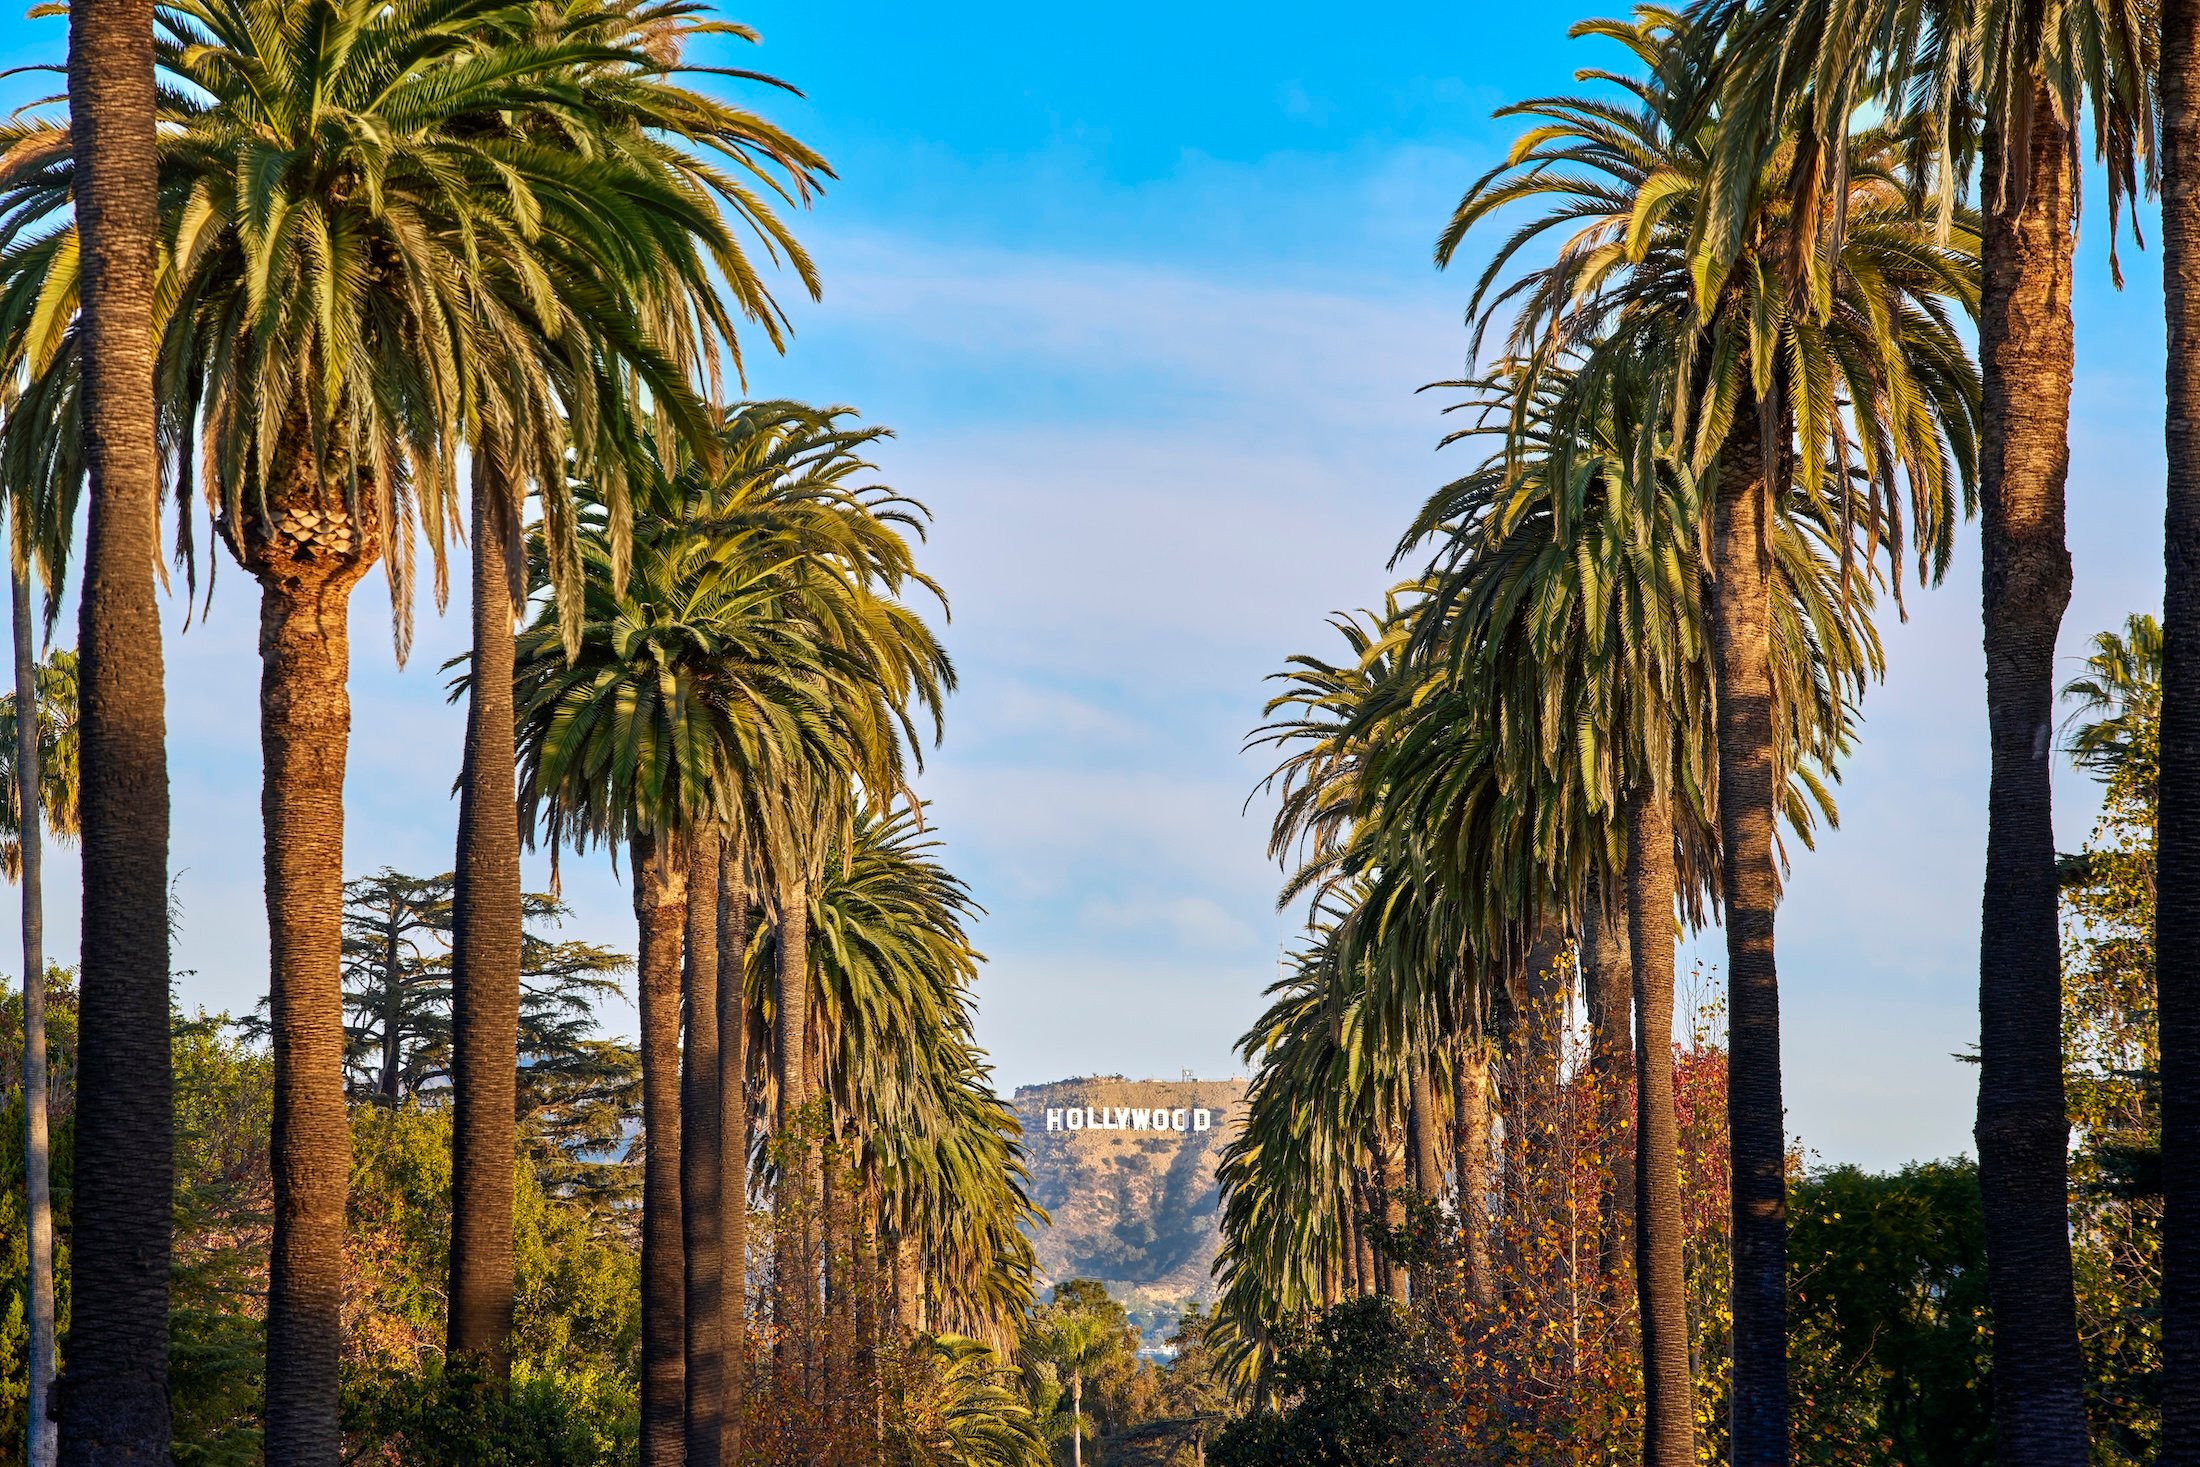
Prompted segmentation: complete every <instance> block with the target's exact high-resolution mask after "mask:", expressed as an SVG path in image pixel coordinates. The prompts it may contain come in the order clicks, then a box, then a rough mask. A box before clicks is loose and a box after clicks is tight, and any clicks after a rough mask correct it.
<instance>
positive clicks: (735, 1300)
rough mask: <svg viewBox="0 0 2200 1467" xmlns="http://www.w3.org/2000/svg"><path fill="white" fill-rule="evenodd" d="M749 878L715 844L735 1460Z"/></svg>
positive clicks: (742, 1339)
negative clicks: (717, 867) (718, 850)
mask: <svg viewBox="0 0 2200 1467" xmlns="http://www.w3.org/2000/svg"><path fill="white" fill-rule="evenodd" d="M748 951H749V884H748V875H747V870H746V867H745V866H744V864H743V857H742V855H741V852H740V851H739V850H738V849H737V848H736V847H734V846H733V845H732V844H731V843H730V842H729V843H728V844H727V845H726V846H725V848H724V849H723V850H722V851H721V852H720V861H719V883H718V1130H719V1147H718V1165H719V1173H718V1197H719V1207H720V1208H721V1209H722V1212H723V1216H724V1220H725V1225H724V1230H723V1232H722V1233H721V1234H720V1242H719V1264H718V1278H719V1288H720V1290H721V1301H720V1304H719V1317H720V1319H721V1320H722V1321H723V1325H722V1327H723V1330H724V1339H725V1351H724V1362H725V1364H724V1369H725V1397H724V1400H725V1406H724V1410H723V1412H722V1413H721V1418H720V1426H721V1430H720V1434H719V1443H720V1445H719V1454H720V1459H721V1460H722V1461H726V1462H738V1461H740V1460H741V1443H742V1433H741V1428H742V1425H743V1422H744V1419H745V1416H746V1413H747V1409H748V1404H747V1402H748V1381H749V1377H748V1369H749V1357H748V1344H749V1331H748V1306H749V1005H748V986H747V985H748Z"/></svg>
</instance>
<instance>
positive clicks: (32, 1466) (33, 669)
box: [10, 500, 59, 1467]
mask: <svg viewBox="0 0 2200 1467" xmlns="http://www.w3.org/2000/svg"><path fill="white" fill-rule="evenodd" d="M15 536H16V548H15V566H14V572H15V574H14V576H13V578H12V580H11V583H10V584H11V587H12V589H13V592H14V607H13V611H14V618H15V828H16V831H17V841H18V844H19V846H20V849H21V852H22V880H23V1200H24V1204H25V1208H26V1221H27V1222H28V1224H29V1227H28V1228H27V1229H26V1232H27V1236H26V1237H25V1239H24V1245H25V1248H26V1249H27V1250H28V1258H27V1259H26V1263H27V1265H28V1267H27V1270H26V1272H27V1278H26V1279H25V1282H26V1283H27V1284H28V1286H29V1289H30V1298H29V1300H28V1305H29V1307H28V1310H27V1313H28V1316H29V1317H28V1318H27V1319H26V1320H25V1321H24V1324H25V1326H26V1330H27V1333H28V1335H29V1339H28V1340H27V1341H25V1344H26V1345H27V1347H28V1348H27V1350H26V1352H25V1360H24V1366H25V1369H26V1385H27V1387H28V1391H29V1393H28V1395H27V1396H26V1397H25V1398H24V1402H23V1407H24V1420H25V1421H26V1423H27V1424H28V1426H27V1432H28V1440H27V1441H26V1443H25V1445H24V1452H25V1458H24V1460H25V1461H26V1462H27V1463H29V1467H52V1464H53V1460H54V1453H55V1451H56V1450H57V1449H58V1446H59V1439H58V1436H57V1434H56V1432H55V1429H54V1419H53V1413H52V1412H51V1411H49V1410H48V1409H47V1402H48V1401H49V1400H50V1399H51V1397H52V1394H53V1376H54V1313H53V1310H54V1299H53V1186H52V1172H51V1154H52V1151H51V1141H50V1138H49V1137H48V1134H47V1125H46V895H45V884H44V881H45V855H44V852H45V836H46V832H45V811H44V809H43V808H42V806H41V804H40V801H39V784H38V781H39V763H38V724H39V712H40V709H39V705H38V662H37V659H36V658H35V657H34V656H33V655H32V653H31V567H30V535H29V527H28V523H27V521H26V520H25V518H24V514H23V504H22V501H21V500H18V501H17V502H16V507H15Z"/></svg>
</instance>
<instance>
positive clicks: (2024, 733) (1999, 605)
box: [1977, 87, 2087, 1467]
mask: <svg viewBox="0 0 2200 1467" xmlns="http://www.w3.org/2000/svg"><path fill="white" fill-rule="evenodd" d="M2070 147H2071V140H2070V135H2069V133H2068V131H2067V130H2065V129H2064V128H2063V127H2062V126H2061V125H2060V124H2059V123H2058V122H2057V121H2056V120H2055V115H2054V101H2053V99H2052V98H2051V97H2050V95H2049V94H2048V92H2047V90H2046V89H2045V88H2044V87H2042V88H2040V89H2039V90H2038V91H2037V92H2036V93H2035V94H2034V97H2033V102H2032V124H2031V138H2030V147H2029V151H2028V153H2027V155H2026V156H2024V157H2021V158H2011V159H2009V162H2010V164H2011V165H2012V169H2013V170H2014V171H2015V172H2017V173H2019V174H2021V175H2022V177H2023V178H2024V180H2025V193H2024V196H2023V198H2022V199H2021V200H2017V199H2015V197H2014V195H2013V193H2012V192H2010V191H2007V190H1996V189H1994V188H1991V187H1989V189H1988V190H1987V192H1988V195H1989V197H1988V199H1987V209H1986V218H1985V233H1984V237H1983V245H1982V253H1983V258H1984V266H1985V272H1984V278H1985V284H1984V294H1983V297H1982V303H1981V309H1980V316H1979V363H1980V369H1981V375H1982V377H1983V380H1984V387H1985V399H1984V402H1985V434H1984V439H1983V445H1984V447H1983V453H1982V459H1983V462H1982V463H1981V465H1980V474H1979V478H1980V490H1981V495H1980V500H1981V504H1982V506H1983V508H1984V515H1983V533H1982V536H1981V540H1982V549H1983V560H1982V567H1981V582H1982V590H1983V593H1984V594H1983V598H1982V600H1983V612H1984V622H1985V632H1986V718H1987V727H1988V731H1989V735H1990V739H1991V743H1992V748H1993V773H1992V778H1991V783H1990V785H1989V789H1988V795H1987V826H1986V891H1985V900H1984V903H1983V910H1982V913H1981V924H1980V938H1979V1091H1978V1132H1977V1139H1978V1152H1979V1190H1980V1193H1981V1195H1982V1197H1983V1199H1984V1202H1985V1218H1986V1260H1987V1282H1988V1287H1989V1291H1990V1298H1991V1302H1992V1304H1993V1311H1994V1336H1993V1339H1994V1429H1995V1435H1996V1439H1997V1446H1998V1450H1999V1452H2000V1454H2001V1456H2002V1458H2003V1459H2004V1460H2006V1461H2011V1462H2023V1463H2025V1464H2026V1467H2083V1464H2084V1463H2085V1462H2086V1461H2087V1446H2086V1424H2085V1404H2084V1397H2083V1364H2082V1361H2081V1358H2080V1355H2079V1351H2078V1331H2077V1305H2076V1301H2075V1293H2074V1289H2073V1286H2072V1282H2071V1273H2070V1233H2069V1227H2070V1210H2069V1199H2068V1160H2067V1153H2068V1150H2069V1144H2070V1123H2069V1119H2068V1115H2067V1113H2066V1111H2065V1110H2064V1105H2063V1081H2062V933H2061V929H2060V925H2059V921H2058V917H2059V912H2058V907H2057V891H2056V883H2055V828H2054V807H2053V796H2052V791H2051V788H2050V782H2049V777H2048V774H2049V760H2050V758H2051V756H2052V754H2053V751H2054V704H2055V638H2056V635H2057V633H2058V632H2059V631H2060V629H2061V626H2062V616H2063V610H2064V608H2065V607H2066V606H2067V605H2068V604H2069V601H2070V553H2069V551H2068V550H2067V549H2066V548H2065V546H2064V543H2063V481H2064V477H2065V475H2066V473H2067V470H2068V468H2069V461H2070V378H2071V367H2072V360H2073V353H2074V350H2075V348H2074V345H2073V331H2072V325H2071V314H2070V290H2071V259H2072V254H2073V252H2074V249H2075V246H2076V217H2075V214H2074V212H2073V211H2074V207H2075V203H2076V195H2075V183H2076V180H2075V178H2074V176H2073V173H2072V170H2071V159H2070ZM1986 156H1987V159H1988V161H1987V163H1986V165H1985V166H1986V169H1987V170H1988V172H1987V176H1988V178H1989V180H1991V179H1992V178H1994V177H1995V176H1996V169H1997V163H1998V161H1999V160H2000V159H2001V158H2002V156H2003V153H2002V149H2001V141H2000V139H1999V138H1990V139H1989V140H1988V149H1987V154H1986ZM2012 203H2014V204H2016V205H2017V207H2011V204H2012Z"/></svg>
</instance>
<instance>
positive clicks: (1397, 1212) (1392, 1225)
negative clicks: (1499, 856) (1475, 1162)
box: [1376, 1135, 1410, 1302]
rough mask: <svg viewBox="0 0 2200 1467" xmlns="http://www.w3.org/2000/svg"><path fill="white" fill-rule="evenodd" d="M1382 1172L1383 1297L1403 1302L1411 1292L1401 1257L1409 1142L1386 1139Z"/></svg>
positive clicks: (1382, 1143)
mask: <svg viewBox="0 0 2200 1467" xmlns="http://www.w3.org/2000/svg"><path fill="white" fill-rule="evenodd" d="M1378 1144H1379V1146H1380V1148H1381V1150H1380V1152H1379V1155H1380V1157H1381V1162H1380V1168H1381V1169H1380V1170H1379V1171H1378V1172H1377V1173H1376V1186H1377V1187H1378V1188H1379V1189H1380V1193H1381V1195H1380V1199H1379V1200H1380V1201H1381V1203H1382V1207H1383V1246H1382V1250H1381V1256H1380V1258H1379V1259H1378V1261H1377V1263H1376V1268H1377V1269H1378V1270H1379V1272H1380V1275H1381V1277H1382V1281H1383V1293H1384V1294H1386V1295H1387V1296H1389V1297H1390V1298H1393V1299H1396V1300H1399V1301H1400V1302H1403V1301H1404V1300H1405V1298H1406V1296H1407V1293H1408V1290H1409V1288H1410V1281H1409V1279H1408V1277H1407V1274H1408V1270H1407V1268H1406V1264H1405V1260H1404V1258H1403V1257H1402V1256H1401V1254H1400V1244H1401V1243H1402V1241H1403V1235H1404V1233H1405V1226H1406V1199H1405V1190H1406V1166H1405V1138H1404V1137H1403V1136H1397V1135H1392V1136H1386V1137H1383V1138H1381V1139H1380V1141H1379V1143H1378Z"/></svg>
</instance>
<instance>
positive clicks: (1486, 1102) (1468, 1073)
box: [1452, 1031, 1497, 1307]
mask: <svg viewBox="0 0 2200 1467" xmlns="http://www.w3.org/2000/svg"><path fill="white" fill-rule="evenodd" d="M1452 1107H1453V1111H1452V1124H1453V1126H1454V1127H1455V1134H1454V1137H1453V1142H1452V1152H1453V1156H1452V1170H1453V1178H1454V1189H1455V1190H1456V1192H1457V1194H1458V1201H1457V1207H1458V1211H1459V1233H1460V1251H1461V1253H1462V1254H1463V1255H1464V1256H1465V1259H1466V1271H1467V1295H1468V1297H1469V1298H1471V1299H1473V1301H1474V1302H1475V1303H1476V1304H1479V1305H1482V1306H1484V1307H1487V1306H1489V1305H1492V1304H1495V1303H1496V1302H1497V1275H1496V1270H1495V1269H1494V1267H1493V1266H1492V1263H1491V1259H1490V1050H1489V1041H1488V1040H1486V1039H1484V1038H1483V1037H1482V1035H1481V1034H1480V1033H1479V1032H1478V1031H1477V1032H1472V1033H1468V1034H1464V1035H1461V1036H1460V1039H1459V1045H1458V1048H1457V1050H1455V1051H1454V1053H1453V1055H1452Z"/></svg>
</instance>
